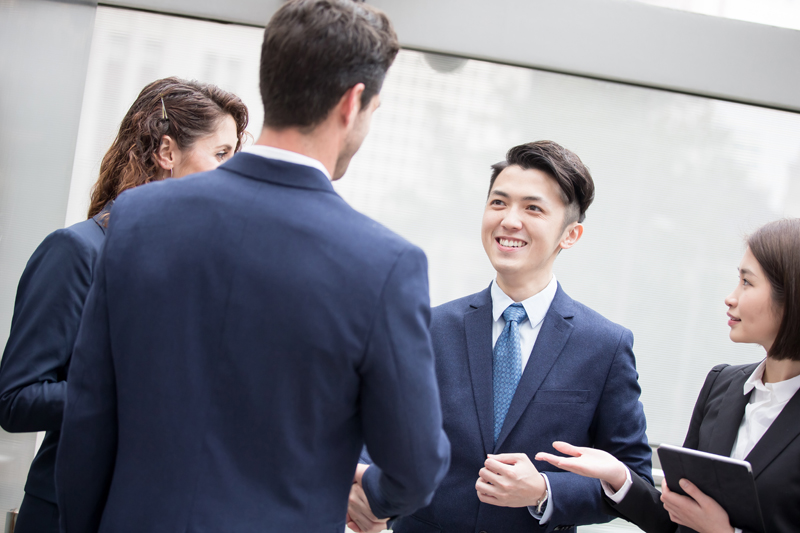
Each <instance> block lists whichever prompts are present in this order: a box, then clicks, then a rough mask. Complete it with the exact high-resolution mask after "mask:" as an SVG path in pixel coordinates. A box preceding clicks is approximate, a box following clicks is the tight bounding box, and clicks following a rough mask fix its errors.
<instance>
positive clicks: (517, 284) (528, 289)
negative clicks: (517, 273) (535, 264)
mask: <svg viewBox="0 0 800 533" xmlns="http://www.w3.org/2000/svg"><path fill="white" fill-rule="evenodd" d="M552 279H553V271H552V270H550V269H548V270H547V271H546V272H541V273H537V274H536V276H527V277H525V278H524V279H518V278H515V277H514V276H504V275H503V274H501V273H500V272H498V273H497V285H498V286H499V287H500V288H501V289H503V292H504V293H506V294H507V295H508V297H509V298H511V299H512V300H514V301H515V302H521V301H523V300H527V299H528V298H530V297H531V296H534V295H536V294H539V293H540V292H542V290H544V288H545V287H547V284H548V283H550V280H552Z"/></svg>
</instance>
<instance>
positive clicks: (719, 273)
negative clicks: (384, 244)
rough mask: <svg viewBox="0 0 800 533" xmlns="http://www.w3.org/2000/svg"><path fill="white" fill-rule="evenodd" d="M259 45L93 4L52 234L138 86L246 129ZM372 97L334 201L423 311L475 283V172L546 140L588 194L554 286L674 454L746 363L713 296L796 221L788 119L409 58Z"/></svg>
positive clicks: (256, 114) (478, 187)
mask: <svg viewBox="0 0 800 533" xmlns="http://www.w3.org/2000/svg"><path fill="white" fill-rule="evenodd" d="M260 39H261V30H259V29H253V28H247V27H239V26H235V25H223V24H215V23H210V22H203V21H197V20H185V19H179V18H175V17H168V16H161V15H154V14H149V13H139V12H131V11H125V10H120V9H114V8H100V9H99V10H98V15H97V27H96V33H95V40H94V45H93V50H92V56H91V64H90V73H89V78H88V81H87V89H86V99H85V102H84V107H83V120H82V123H81V132H80V139H79V143H78V157H77V158H76V165H75V173H74V177H73V188H72V194H71V197H70V198H71V199H70V211H69V212H70V217H71V218H68V221H70V222H72V221H76V220H80V219H81V218H82V217H83V216H84V215H83V213H84V212H85V204H86V198H87V196H88V187H89V186H90V185H91V183H92V181H93V180H94V178H95V176H96V173H97V168H98V166H99V161H100V157H101V156H102V154H103V152H104V151H105V150H106V148H107V146H108V144H109V143H110V141H111V139H112V137H113V135H114V132H115V129H116V127H117V124H118V123H119V120H120V119H121V117H122V114H123V113H124V112H125V110H126V109H127V107H128V106H129V105H130V103H131V101H132V100H133V98H134V97H135V95H136V93H137V92H138V91H139V90H140V89H141V87H142V86H143V85H144V84H145V83H146V82H149V81H151V80H153V79H155V78H158V77H162V76H167V75H179V76H183V77H190V78H192V77H194V78H198V79H200V80H202V81H210V82H215V83H218V84H220V85H221V86H222V87H224V88H226V89H229V90H232V91H234V92H237V93H238V94H239V95H240V96H242V97H243V99H244V100H245V102H246V103H247V104H248V105H249V106H250V110H251V113H252V116H253V119H252V121H251V128H250V129H251V131H253V133H254V134H255V133H257V131H258V126H259V125H260V122H261V111H260V101H259V96H258V90H257V67H258V55H259V50H260ZM381 98H382V102H383V105H382V106H381V109H380V110H379V111H378V112H377V113H376V114H375V116H374V120H373V125H372V132H371V134H370V136H369V137H368V138H367V140H366V142H365V143H364V146H363V147H362V150H361V151H360V152H359V154H358V156H357V157H356V158H355V159H354V161H353V163H352V166H351V168H350V170H349V172H348V174H347V175H346V176H345V177H344V178H343V179H342V180H341V181H340V182H337V183H336V189H337V191H338V192H339V193H340V194H341V195H342V196H343V197H344V198H345V199H346V200H347V201H348V202H350V203H351V204H352V205H353V206H354V207H355V208H356V209H359V210H361V211H362V212H364V213H366V214H368V215H369V216H372V217H374V218H375V219H377V220H378V221H380V222H382V223H383V224H385V225H387V226H388V227H390V228H392V229H393V230H395V231H397V232H398V233H400V234H402V235H404V236H405V237H406V238H408V239H409V240H410V241H412V242H414V243H416V244H418V245H419V246H421V247H422V248H423V249H424V250H425V252H426V253H427V255H428V258H429V262H430V280H431V299H432V303H433V304H440V303H443V302H445V301H448V300H450V299H453V298H457V297H460V296H464V295H466V294H469V293H472V292H476V291H479V290H481V289H483V288H484V287H486V286H487V285H488V284H489V282H490V281H491V280H492V278H493V271H492V268H491V266H490V265H489V263H488V261H487V259H486V257H485V255H484V252H483V249H482V247H481V244H480V236H479V230H480V220H481V213H482V210H483V204H484V200H485V197H486V192H487V187H488V179H489V165H490V164H492V163H494V162H496V161H499V160H501V159H502V158H503V156H504V153H505V151H506V150H507V149H508V148H510V147H511V146H514V145H516V144H520V143H523V142H527V141H532V140H537V139H552V140H555V141H557V142H559V143H561V144H563V145H564V146H566V147H568V148H570V149H572V150H573V151H575V152H576V153H577V154H579V155H580V157H581V158H582V159H583V161H584V162H585V163H586V164H587V165H588V166H589V167H590V168H591V170H592V173H593V175H594V178H595V182H596V185H597V195H596V200H595V203H594V205H592V207H591V208H590V209H589V211H588V216H587V220H586V232H585V235H584V237H583V239H582V241H581V242H580V243H579V244H578V245H577V246H576V247H575V248H574V249H572V250H568V251H566V252H564V253H562V254H561V257H559V259H558V261H557V262H556V275H557V276H558V278H559V280H560V281H561V283H562V284H563V287H564V289H565V290H566V292H567V293H568V294H570V295H571V296H572V297H574V298H576V299H577V300H579V301H581V302H583V303H584V304H586V305H588V306H590V307H592V308H593V309H595V310H596V311H598V312H600V313H601V314H603V315H605V316H606V317H608V318H610V319H611V320H614V321H616V322H619V323H621V324H623V325H625V326H626V327H628V328H630V329H631V330H633V332H634V335H635V338H636V354H637V360H638V367H639V371H640V383H641V385H642V388H643V394H642V401H643V402H644V405H645V411H646V413H647V417H648V422H649V424H648V427H649V430H648V435H649V438H650V440H651V442H669V443H673V444H680V443H682V441H683V437H684V434H685V431H686V428H687V425H688V421H689V417H690V415H691V411H692V406H693V405H694V401H695V398H696V396H697V393H698V391H699V389H700V386H701V385H702V383H703V379H704V377H705V375H706V373H707V372H708V370H709V369H710V368H711V367H712V366H713V365H715V364H718V363H723V362H727V363H732V364H738V363H745V362H750V361H757V360H759V359H760V358H761V357H762V356H763V353H762V352H761V351H760V350H759V349H757V348H756V347H753V346H743V345H735V344H733V343H732V342H731V341H730V340H729V339H728V328H727V325H726V320H727V318H726V316H725V311H726V307H725V305H724V303H723V299H724V297H725V296H726V295H727V294H728V293H729V292H730V291H731V290H732V289H733V287H734V285H735V283H736V280H737V273H736V267H737V265H738V262H739V259H740V257H741V254H742V252H743V250H744V246H743V241H742V237H743V236H744V235H745V234H746V233H747V232H748V231H751V230H753V229H754V228H756V227H758V226H759V225H760V224H763V223H764V222H767V221H769V220H773V219H775V218H779V217H782V216H799V215H800V115H798V114H793V113H787V112H782V111H775V110H770V109H762V108H757V107H753V106H747V105H742V104H735V103H730V102H723V101H717V100H713V99H708V98H702V97H695V96H688V95H683V94H675V93H670V92H666V91H659V90H654V89H646V88H641V87H633V86H626V85H622V84H618V83H612V82H604V81H597V80H591V79H585V78H580V77H574V76H568V75H562V74H554V73H548V72H541V71H537V70H532V69H526V68H520V67H512V66H505V65H499V64H493V63H488V62H484V61H476V60H461V59H453V58H449V57H445V56H438V55H433V54H425V53H422V52H416V51H411V50H403V51H401V53H400V55H399V56H398V58H397V61H396V63H395V65H394V66H393V67H392V69H391V71H390V73H389V75H388V77H387V80H386V83H385V85H384V90H383V93H382V96H381ZM374 245H379V243H374ZM365 253H369V248H368V247H365ZM582 530H583V528H582ZM596 531H600V529H597V530H596Z"/></svg>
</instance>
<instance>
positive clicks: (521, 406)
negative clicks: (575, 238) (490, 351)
mask: <svg viewBox="0 0 800 533" xmlns="http://www.w3.org/2000/svg"><path fill="white" fill-rule="evenodd" d="M572 308H573V301H572V298H570V297H569V296H567V295H566V293H565V292H564V291H563V290H562V289H561V285H560V284H559V286H558V289H557V290H556V295H555V297H554V298H553V303H552V304H550V309H548V310H547V314H546V315H545V317H544V322H542V327H541V329H540V330H539V335H538V336H537V337H536V343H535V344H534V345H533V351H531V357H530V359H529V360H528V364H527V365H526V366H525V370H524V371H523V372H522V377H521V378H520V380H519V385H517V390H516V392H515V393H514V398H513V399H512V400H511V405H510V406H509V408H508V414H506V419H505V421H504V422H503V428H502V429H501V430H500V436H499V437H498V438H497V445H496V446H495V447H494V450H495V451H496V450H499V449H500V446H502V445H503V441H505V439H506V437H508V434H509V433H511V430H512V429H514V426H515V425H516V424H517V422H519V419H520V417H521V416H522V413H523V412H525V409H526V408H527V407H528V404H529V403H531V400H532V399H533V396H534V395H535V394H536V391H538V390H539V387H541V385H542V383H543V382H544V379H545V378H546V377H547V374H548V373H549V372H550V369H551V368H552V367H553V365H554V364H555V362H556V359H558V356H559V355H560V354H561V350H563V349H564V345H565V344H566V343H567V339H569V336H570V335H571V334H572V328H573V326H572V324H571V323H570V320H571V319H572V317H573V315H574V313H573V310H572Z"/></svg>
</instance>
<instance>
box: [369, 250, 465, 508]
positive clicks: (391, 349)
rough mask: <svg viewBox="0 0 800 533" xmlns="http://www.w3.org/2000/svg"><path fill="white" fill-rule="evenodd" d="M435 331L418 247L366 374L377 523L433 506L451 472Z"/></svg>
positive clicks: (398, 278)
mask: <svg viewBox="0 0 800 533" xmlns="http://www.w3.org/2000/svg"><path fill="white" fill-rule="evenodd" d="M429 324H430V305H429V300H428V276H427V261H426V259H425V255H424V254H423V253H422V251H421V250H419V249H418V248H413V249H410V250H408V251H407V252H405V253H404V254H402V255H401V256H400V257H399V258H398V260H397V261H396V263H395V265H394V268H393V270H392V272H391V273H390V274H389V277H388V279H387V281H386V283H385V287H384V290H383V295H382V301H381V305H380V309H379V310H378V312H377V315H376V316H375V319H374V324H373V330H372V333H371V335H370V339H369V342H368V346H367V351H366V354H365V357H364V360H363V363H362V365H361V369H360V370H361V377H362V383H361V393H360V394H361V414H362V425H363V427H362V431H363V434H364V440H365V443H366V445H367V448H368V449H369V454H370V455H371V456H372V461H373V464H372V466H371V467H370V468H368V469H367V471H366V473H365V474H364V479H363V486H364V491H365V493H366V495H367V499H368V500H369V503H370V507H371V508H372V511H373V513H374V514H375V515H376V516H377V517H382V518H387V517H392V516H399V515H405V514H410V513H412V512H413V511H415V510H416V509H418V508H420V507H423V506H425V505H427V504H428V503H430V500H431V498H432V497H433V493H434V491H435V490H436V488H437V487H438V485H439V483H440V482H441V481H442V479H443V478H444V475H445V474H446V473H447V469H448V467H449V462H450V442H449V441H448V439H447V436H446V435H445V433H444V430H443V429H442V412H441V404H440V401H439V389H438V385H437V382H436V375H435V370H434V360H433V347H432V344H431V338H430V333H429V330H428V327H429Z"/></svg>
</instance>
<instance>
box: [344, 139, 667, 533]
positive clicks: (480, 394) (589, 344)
mask: <svg viewBox="0 0 800 533" xmlns="http://www.w3.org/2000/svg"><path fill="white" fill-rule="evenodd" d="M593 199H594V182H593V180H592V177H591V175H590V173H589V171H588V169H587V168H586V167H585V166H584V165H583V163H582V162H581V160H580V159H579V158H578V156H576V155H575V154H574V153H572V152H570V151H569V150H567V149H565V148H563V147H561V146H559V145H558V144H556V143H554V142H551V141H540V142H535V143H528V144H523V145H520V146H516V147H514V148H512V149H511V150H509V151H508V153H507V155H506V160H505V161H503V162H500V163H497V164H495V165H493V166H492V176H491V179H490V182H489V196H488V198H487V201H486V206H485V209H484V214H483V223H482V227H481V240H482V242H483V247H484V250H485V251H486V255H487V256H488V257H489V261H491V263H492V266H493V267H494V269H495V271H496V272H497V276H496V278H495V280H494V281H493V282H492V283H491V285H490V286H489V287H488V288H487V289H485V290H483V291H481V292H479V293H477V294H472V295H470V296H466V297H464V298H460V299H458V300H454V301H452V302H449V303H446V304H444V305H441V306H439V307H436V308H434V310H433V317H432V322H431V336H432V338H433V344H434V352H435V357H436V375H437V378H438V382H439V389H440V394H441V398H442V412H443V416H444V427H445V431H446V433H447V435H448V437H449V438H450V442H451V444H452V464H451V466H450V471H449V472H448V474H447V476H445V479H444V481H443V482H442V485H441V486H440V487H439V489H438V491H437V492H436V495H435V496H434V498H433V501H432V503H431V504H430V505H429V506H428V507H425V508H424V509H421V510H419V511H417V512H415V513H413V514H411V515H410V516H406V517H402V518H400V519H398V520H396V521H395V523H394V526H393V528H394V531H395V532H396V533H428V532H431V533H432V532H436V531H470V532H473V531H474V532H476V533H477V532H479V531H480V532H486V533H510V532H540V531H541V532H549V531H568V530H574V527H575V526H576V525H580V524H591V523H597V522H607V521H609V520H611V518H612V516H611V515H610V511H609V510H607V508H606V507H605V504H604V503H603V491H602V488H601V485H600V482H599V481H598V480H596V479H589V478H584V477H581V476H579V475H576V474H572V473H569V472H563V471H559V470H558V469H556V468H555V467H553V466H551V465H550V464H549V463H546V462H540V461H536V462H533V461H532V460H533V458H534V456H535V455H536V453H537V452H540V451H551V450H552V443H553V441H556V440H563V441H566V442H570V443H571V442H572V440H570V439H573V440H578V441H580V442H581V444H580V445H579V446H590V447H595V448H599V449H602V450H605V451H607V452H609V453H611V454H612V455H614V456H615V457H617V458H619V459H620V460H621V461H623V462H624V463H626V464H627V465H628V466H629V467H630V468H631V470H632V471H633V472H634V474H635V475H639V476H642V477H643V478H645V479H646V480H647V481H648V482H650V483H651V484H652V479H651V473H650V468H651V466H650V455H651V452H650V447H649V446H648V444H647V439H646V436H645V417H644V412H643V409H642V405H641V403H640V402H639V394H640V388H639V384H638V382H637V373H636V368H635V361H634V356H633V351H632V345H633V336H632V334H631V332H630V331H629V330H627V329H625V328H623V327H621V326H618V325H617V324H614V323H612V322H610V321H609V320H607V319H605V318H603V317H602V316H600V315H599V314H598V313H596V312H595V311H592V310H591V309H589V308H588V307H586V306H585V305H582V304H580V303H578V302H576V301H575V300H573V299H572V298H570V297H569V296H567V294H566V293H565V292H564V290H563V289H562V288H561V285H560V284H559V283H558V281H556V278H555V276H554V275H553V264H554V262H555V260H556V258H557V257H558V255H559V253H560V252H561V251H562V250H567V249H569V248H572V247H573V246H574V245H575V244H576V243H577V242H578V241H579V240H580V238H581V236H582V235H583V224H582V223H583V220H584V217H585V214H586V209H587V208H588V207H589V205H590V204H591V203H592V200H593ZM586 274H587V275H592V273H591V270H590V267H588V266H587V269H586ZM370 451H371V450H370ZM372 468H373V467H372V466H369V467H366V465H359V469H360V470H366V474H364V475H368V474H369V471H370V470H371V469H372ZM363 501H364V498H363V496H362V495H361V491H360V489H359V487H357V486H354V487H353V490H352V493H351V497H350V502H351V503H350V508H349V513H350V516H351V518H353V519H354V520H355V521H356V523H360V524H363V525H364V527H363V528H361V529H362V530H363V531H374V530H379V529H380V528H381V527H382V526H383V525H384V523H383V522H382V521H381V520H379V519H378V518H377V517H375V516H374V515H370V511H369V509H368V508H367V507H366V506H365V505H363Z"/></svg>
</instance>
